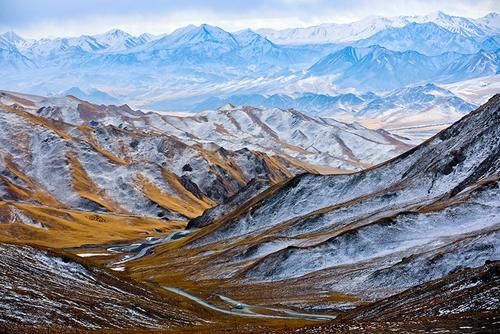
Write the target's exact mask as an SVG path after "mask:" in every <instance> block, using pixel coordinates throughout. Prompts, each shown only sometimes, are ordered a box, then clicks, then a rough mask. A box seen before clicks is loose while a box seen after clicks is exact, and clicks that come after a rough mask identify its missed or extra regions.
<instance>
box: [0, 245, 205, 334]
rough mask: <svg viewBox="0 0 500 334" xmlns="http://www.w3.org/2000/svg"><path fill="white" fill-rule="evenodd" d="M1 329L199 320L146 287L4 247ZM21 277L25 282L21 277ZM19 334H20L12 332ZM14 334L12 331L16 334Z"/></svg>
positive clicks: (47, 255)
mask: <svg viewBox="0 0 500 334" xmlns="http://www.w3.org/2000/svg"><path fill="white" fill-rule="evenodd" d="M0 253H1V254H2V256H1V257H0V269H1V270H0V294H1V295H2V300H1V302H0V328H3V329H4V330H6V331H7V329H8V328H10V327H11V326H14V325H15V324H20V323H23V324H25V325H32V326H53V327H57V326H64V327H66V328H87V329H97V328H103V327H104V328H115V329H118V328H122V329H123V328H130V327H134V328H163V329H169V328H179V327H181V326H186V325H189V324H194V323H196V322H200V321H201V319H200V318H199V317H198V316H196V315H195V314H194V312H193V311H189V309H188V308H185V309H182V308H179V307H178V306H176V303H179V301H178V300H176V298H175V296H171V297H170V298H162V297H161V296H158V295H157V293H154V292H152V291H150V290H148V288H146V287H144V286H139V285H137V284H133V283H131V282H130V281H128V280H126V279H123V278H119V277H116V276H115V275H112V274H110V273H108V272H106V271H104V270H99V269H94V268H89V267H87V266H84V265H81V264H79V263H76V262H74V261H72V260H71V259H70V258H66V257H58V256H56V255H54V254H51V253H49V252H48V251H45V250H40V249H37V248H33V247H29V246H15V245H7V244H0ZM20 278H22V279H20ZM13 332H15V331H13ZM11 333H12V332H11Z"/></svg>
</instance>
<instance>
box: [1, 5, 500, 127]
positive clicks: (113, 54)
mask: <svg viewBox="0 0 500 334" xmlns="http://www.w3.org/2000/svg"><path fill="white" fill-rule="evenodd" d="M499 22H500V19H499V16H498V14H497V13H491V14H488V15H487V16H485V17H482V18H479V19H469V18H463V17H456V16H449V15H446V14H444V13H442V12H439V13H435V14H432V15H427V16H423V17H394V18H384V17H368V18H366V19H364V20H361V21H358V22H353V23H350V24H324V25H321V26H317V27H311V28H298V29H287V30H284V31H272V30H269V29H264V30H262V29H261V30H257V31H252V30H250V29H247V30H243V31H239V32H235V33H229V32H227V31H224V30H223V29H220V28H218V27H215V26H210V25H206V24H204V25H201V26H192V25H191V26H187V27H184V28H180V29H177V30H176V31H174V32H172V33H171V34H166V35H160V36H152V35H149V34H142V35H140V36H131V35H129V34H127V33H126V32H123V31H120V30H116V29H115V30H111V31H109V32H107V33H104V34H100V35H93V36H89V35H84V36H80V37H73V38H55V39H41V40H25V39H23V38H22V37H20V36H18V35H16V34H15V33H14V32H8V33H5V34H3V35H1V36H0V54H1V56H0V65H1V69H0V74H2V77H3V82H2V83H3V86H2V87H0V88H4V89H9V90H14V91H22V92H27V93H35V94H39V95H54V94H55V95H61V94H62V95H64V94H72V93H74V94H75V95H76V97H79V98H84V99H85V98H87V99H89V100H90V101H91V102H95V103H129V104H132V106H134V107H136V108H143V109H154V110H164V111H193V110H200V109H202V107H203V106H204V101H206V100H207V99H210V98H212V99H213V98H219V99H225V98H226V99H230V98H231V96H233V95H238V96H241V95H249V94H259V95H263V96H266V97H269V96H274V95H276V94H278V95H282V96H283V102H282V103H281V104H280V105H279V106H280V107H283V108H290V107H295V105H296V103H294V102H293V101H292V100H294V99H297V97H298V96H301V95H304V94H306V95H309V94H323V95H327V96H328V97H329V98H337V97H338V96H339V95H342V94H346V93H354V94H355V95H357V96H358V97H359V98H361V99H363V98H362V97H361V95H363V94H365V95H366V94H368V93H370V94H371V93H375V94H377V95H385V94H394V93H389V92H390V91H391V90H395V89H399V88H402V87H413V86H421V85H425V84H428V83H434V84H436V85H439V86H442V85H446V84H451V83H457V82H461V81H464V80H470V79H473V78H482V77H484V78H492V77H493V78H494V77H495V76H496V75H498V72H499V53H498V49H499V46H500V44H499V41H500V37H499V36H500V23H499ZM28 79H29V80H28ZM496 81H498V80H496ZM453 93H454V94H460V92H459V91H455V92H453ZM451 99H454V97H453V96H452V97H451ZM286 100H289V101H286ZM326 100H328V99H326ZM212 101H213V100H212ZM239 101H240V103H241V104H243V105H245V104H251V102H252V100H251V99H243V98H241V97H240V98H239ZM465 102H467V103H474V102H473V101H469V100H466V101H465ZM481 102H484V101H481ZM318 103H320V101H319V99H317V101H316V104H318ZM452 103H453V102H452ZM477 105H478V104H477V103H476V104H475V106H477ZM220 106H222V105H213V104H212V105H211V107H212V108H217V107H220ZM299 106H301V104H300V103H299ZM407 107H408V108H409V109H413V106H412V105H408V106H407ZM320 108H321V109H322V110H323V115H325V114H326V113H329V114H330V115H335V114H336V112H337V111H339V109H338V108H333V107H332V105H331V103H330V101H325V105H323V106H320ZM417 108H418V107H417ZM458 109H460V108H458ZM303 111H306V112H307V111H309V110H308V109H307V108H306V109H305V110H303ZM340 111H342V110H340ZM354 111H358V110H357V109H355V110H354ZM454 120H456V118H455V119H454Z"/></svg>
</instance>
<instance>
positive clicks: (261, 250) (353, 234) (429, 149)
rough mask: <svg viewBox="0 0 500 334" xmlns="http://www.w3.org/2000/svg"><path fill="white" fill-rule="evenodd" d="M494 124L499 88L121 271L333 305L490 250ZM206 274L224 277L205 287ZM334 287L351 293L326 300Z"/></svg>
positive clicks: (399, 287) (378, 293)
mask: <svg viewBox="0 0 500 334" xmlns="http://www.w3.org/2000/svg"><path fill="white" fill-rule="evenodd" d="M499 124H500V95H496V96H494V97H493V98H491V99H490V100H489V102H488V103H486V104H485V105H483V106H482V107H480V108H479V109H477V110H476V111H474V112H472V113H470V114H469V115H467V116H465V117H464V118H462V119H461V120H460V121H458V122H457V123H455V124H454V125H453V126H451V127H450V128H448V129H446V130H444V131H442V132H440V133H439V134H437V135H436V136H434V137H433V138H431V139H429V140H428V141H426V142H424V143H423V144H421V145H419V146H418V147H416V148H414V149H412V150H410V151H408V152H406V153H404V154H403V155H401V156H399V157H397V158H395V159H393V160H391V161H389V162H387V163H384V164H382V165H380V166H377V167H375V168H371V169H367V170H365V171H362V172H359V173H354V174H348V175H336V176H319V175H311V174H303V175H300V176H297V177H295V178H293V179H292V180H290V181H288V182H286V183H285V184H283V185H280V186H276V187H273V188H270V189H269V190H267V191H265V192H263V193H261V194H260V195H258V196H257V197H256V198H253V199H251V200H250V201H248V202H246V203H241V206H240V207H238V208H237V209H235V210H234V211H232V212H230V213H229V214H227V215H225V216H223V217H220V216H217V217H216V218H215V219H213V220H210V218H208V219H207V220H205V221H204V222H203V225H205V227H203V228H201V229H200V230H198V231H195V232H194V233H192V234H191V235H190V236H189V237H187V238H186V239H184V240H183V241H181V242H178V243H177V244H175V245H166V246H165V247H161V246H160V247H158V248H157V250H156V251H155V254H153V255H151V256H150V257H146V258H144V259H143V260H140V261H137V262H136V263H131V264H130V270H131V272H132V273H133V275H134V276H135V277H141V278H142V279H153V280H157V281H163V280H168V278H166V277H165V276H162V275H155V274H154V272H155V271H156V272H161V271H162V270H164V269H165V268H166V267H168V268H169V271H173V272H174V273H177V274H173V273H171V274H170V275H169V276H171V277H175V279H181V280H188V281H189V280H193V279H194V280H196V281H197V284H198V286H203V285H204V280H207V281H206V282H207V283H206V284H207V286H206V289H215V290H216V291H224V292H225V293H227V294H229V295H230V296H231V297H234V298H235V299H236V300H238V298H239V300H246V299H249V300H260V301H261V302H264V301H263V300H264V299H265V297H263V296H262V297H259V292H258V291H261V292H264V291H270V290H272V291H273V296H274V297H273V299H272V300H273V301H274V302H278V301H279V302H281V303H285V304H288V305H295V306H300V307H319V308H333V309H339V308H345V307H352V305H356V304H358V303H359V302H360V300H377V299H380V298H384V297H387V296H390V295H393V294H395V293H397V292H401V291H404V290H406V289H409V288H412V287H414V286H416V285H419V284H422V283H425V282H428V281H430V280H433V279H439V278H441V277H444V276H446V275H448V274H450V273H453V272H456V271H460V270H463V269H464V268H465V267H473V268H474V267H479V266H481V265H483V264H484V263H485V261H491V260H498V259H499V258H500V253H499V250H500V244H499V243H498V240H499V238H498V233H499V226H500V225H499V224H500V220H499V219H500V203H499V202H498V198H500V197H499V193H500V180H499V168H500V160H499V157H500V146H499V142H498V140H497V139H498V136H499V135H500V132H499V131H500V127H499V126H498V125H499ZM179 252H181V253H184V252H188V254H190V257H189V263H190V265H187V264H185V263H184V261H183V260H182V259H179ZM188 268H189V269H188ZM213 279H217V280H222V281H223V282H225V283H221V285H220V286H219V287H218V288H214V283H213ZM222 281H221V282H222ZM208 282H211V283H208ZM246 285H248V286H251V287H252V288H251V289H250V288H249V289H245V288H242V287H241V286H246ZM200 289H201V288H200ZM304 290H306V291H308V296H307V297H305V296H304V297H302V298H303V299H301V298H299V297H297V294H299V295H300V291H304ZM338 293H344V294H348V295H351V296H355V299H353V300H351V301H349V302H347V303H346V302H345V301H342V302H340V301H339V300H338V297H335V298H337V301H332V300H334V299H333V298H334V297H332V296H334V295H335V294H338ZM356 298H359V299H358V300H356ZM297 299H299V300H297ZM311 299H312V300H314V301H311ZM307 305H308V306H307ZM348 305H351V306H348Z"/></svg>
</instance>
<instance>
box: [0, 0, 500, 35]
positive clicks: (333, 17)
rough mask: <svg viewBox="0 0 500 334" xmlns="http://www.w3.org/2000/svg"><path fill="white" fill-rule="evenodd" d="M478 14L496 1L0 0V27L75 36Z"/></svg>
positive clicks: (499, 5) (498, 4) (498, 1)
mask: <svg viewBox="0 0 500 334" xmlns="http://www.w3.org/2000/svg"><path fill="white" fill-rule="evenodd" d="M438 10H441V11H443V12H445V13H448V14H453V15H459V16H466V17H479V16H483V15H485V14H487V13H489V12H492V11H495V12H499V11H500V0H388V1H381V0H345V1H344V0H243V1H240V0H176V1H171V0H163V1H161V0H0V32H4V31H8V30H14V31H16V32H18V33H19V34H21V35H22V36H25V37H30V38H39V37H49V36H76V35H81V34H95V33H101V32H105V31H107V30H110V29H112V28H119V29H123V30H125V31H127V32H129V33H132V34H140V33H143V32H150V33H154V34H160V33H166V32H171V31H172V30H173V29H175V28H178V27H181V26H185V25H188V24H201V23H208V24H212V25H217V26H220V27H222V28H224V29H226V30H229V31H235V30H239V29H243V28H254V29H256V28H265V27H270V28H278V29H281V28H288V27H303V26H310V25H315V24H319V23H326V22H337V23H345V22H351V21H354V20H357V19H361V18H364V17H366V16H369V15H382V16H397V15H424V14H428V13H431V12H436V11H438Z"/></svg>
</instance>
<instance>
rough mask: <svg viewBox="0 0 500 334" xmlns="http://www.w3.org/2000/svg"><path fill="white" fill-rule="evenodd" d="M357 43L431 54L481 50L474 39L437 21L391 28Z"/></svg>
mask: <svg viewBox="0 0 500 334" xmlns="http://www.w3.org/2000/svg"><path fill="white" fill-rule="evenodd" d="M355 45H356V46H370V45H380V46H383V47H385V48H387V49H390V50H394V51H408V50H413V51H417V52H420V53H423V54H426V55H429V56H436V55H439V54H442V53H445V52H460V53H475V52H477V51H479V45H478V43H477V42H476V41H475V40H474V39H472V38H467V37H463V36H462V35H459V34H457V33H453V32H450V31H449V30H446V29H444V28H442V27H440V26H438V25H437V24H435V23H410V24H408V25H406V26H404V27H401V28H389V29H386V30H383V31H381V32H379V33H377V34H375V35H373V36H371V37H370V38H368V39H364V40H360V41H358V42H356V43H355Z"/></svg>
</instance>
